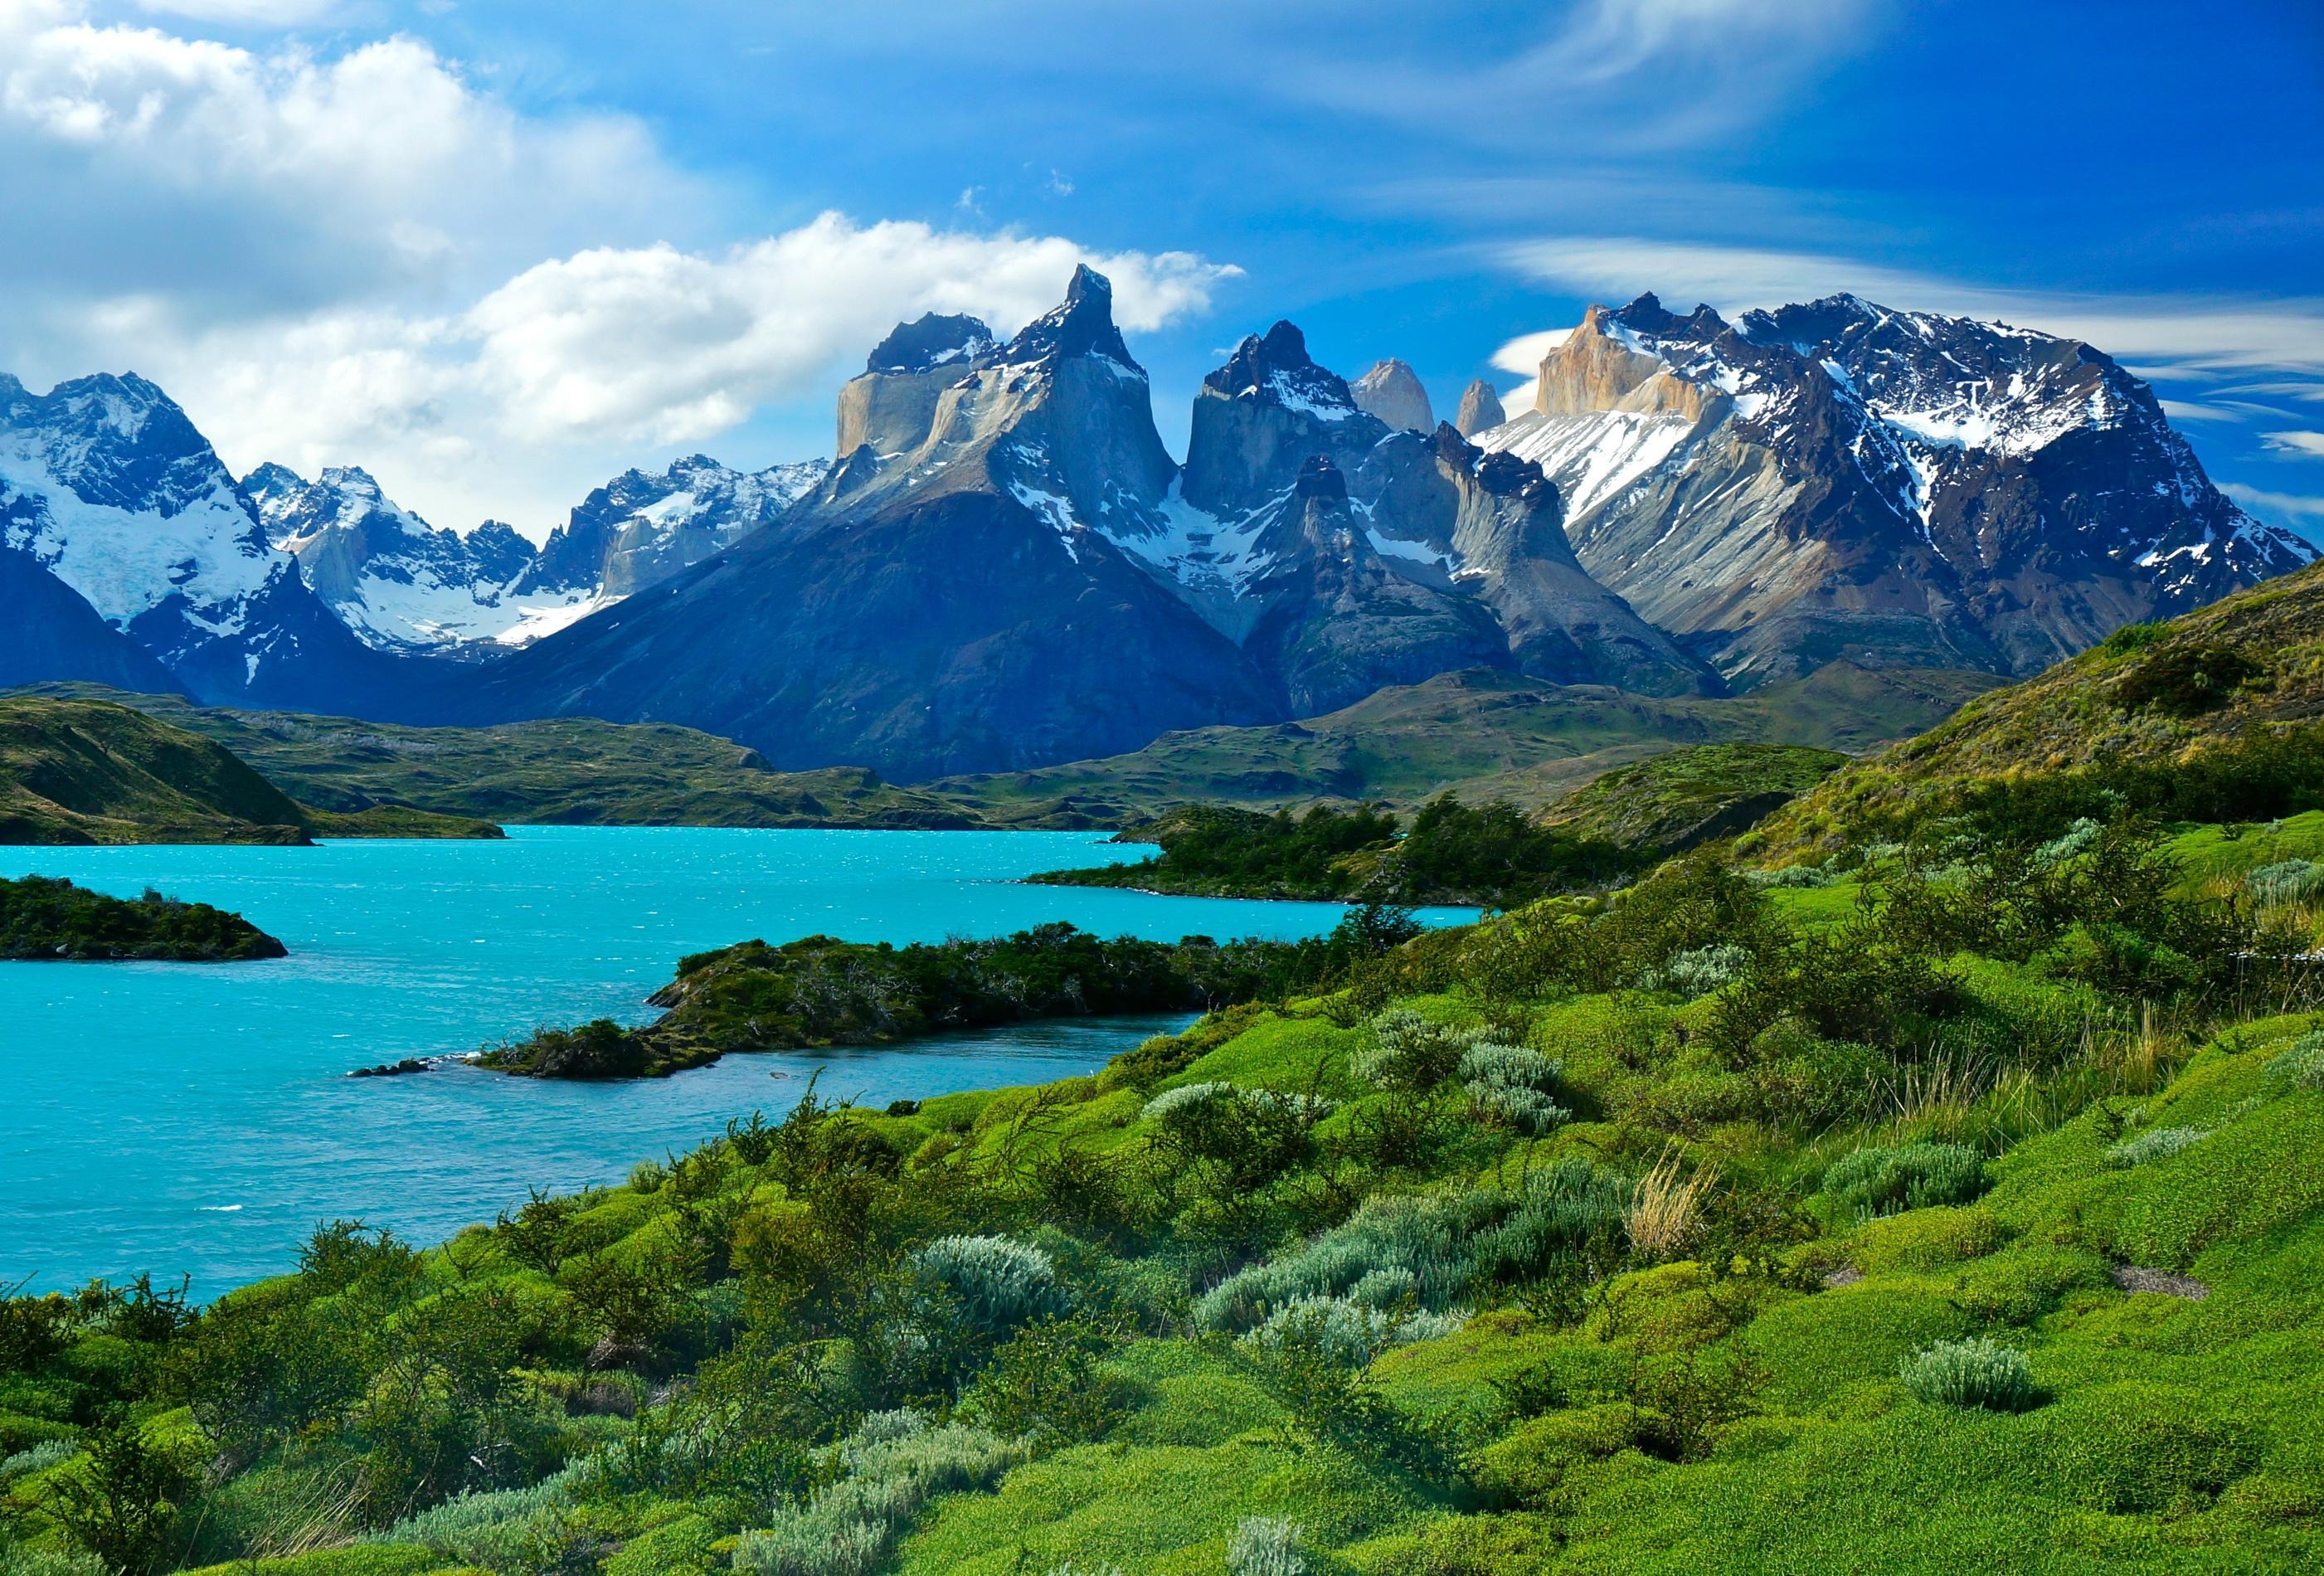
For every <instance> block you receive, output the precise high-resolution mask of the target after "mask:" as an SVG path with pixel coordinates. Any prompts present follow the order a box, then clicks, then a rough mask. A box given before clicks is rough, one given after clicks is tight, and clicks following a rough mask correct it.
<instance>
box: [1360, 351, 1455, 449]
mask: <svg viewBox="0 0 2324 1576" xmlns="http://www.w3.org/2000/svg"><path fill="white" fill-rule="evenodd" d="M1348 392H1349V393H1350V394H1351V395H1352V396H1353V397H1354V399H1355V401H1356V408H1357V409H1358V410H1362V411H1364V412H1366V413H1367V414H1369V415H1372V416H1377V417H1379V419H1381V420H1382V421H1385V422H1387V423H1388V426H1389V427H1391V428H1394V429H1398V430H1402V431H1407V432H1426V431H1428V430H1430V429H1433V428H1434V426H1435V425H1436V417H1435V414H1434V412H1433V411H1431V410H1429V408H1428V391H1427V390H1426V389H1425V388H1423V387H1421V385H1420V374H1419V373H1416V372H1414V371H1413V370H1412V368H1411V367H1409V366H1407V365H1406V364H1404V363H1403V362H1401V361H1398V360H1397V359H1396V358H1395V357H1394V356H1390V357H1388V360H1386V361H1382V362H1376V363H1374V364H1373V365H1372V370H1371V371H1369V372H1368V373H1365V374H1364V375H1363V376H1361V377H1360V378H1358V379H1357V380H1356V381H1355V382H1352V383H1350V384H1349V385H1348Z"/></svg>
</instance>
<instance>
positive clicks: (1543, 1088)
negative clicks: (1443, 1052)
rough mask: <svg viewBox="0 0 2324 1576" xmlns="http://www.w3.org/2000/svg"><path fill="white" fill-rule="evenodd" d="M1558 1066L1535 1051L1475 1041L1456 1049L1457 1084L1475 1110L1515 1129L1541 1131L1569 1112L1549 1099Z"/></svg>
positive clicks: (1569, 1117)
mask: <svg viewBox="0 0 2324 1576" xmlns="http://www.w3.org/2000/svg"><path fill="white" fill-rule="evenodd" d="M1562 1071H1563V1069H1562V1068H1561V1066H1560V1065H1559V1064H1557V1063H1556V1062H1554V1061H1552V1060H1551V1059H1550V1058H1549V1057H1547V1056H1545V1055H1542V1054H1541V1053H1540V1052H1539V1051H1535V1050H1528V1049H1526V1047H1525V1046H1508V1045H1499V1044H1496V1043H1495V1042H1493V1041H1490V1040H1480V1041H1478V1042H1477V1043H1476V1044H1474V1045H1472V1046H1470V1047H1469V1048H1468V1049H1467V1050H1465V1051H1463V1052H1462V1053H1461V1068H1460V1072H1461V1087H1462V1089H1463V1090H1465V1091H1467V1092H1468V1095H1469V1103H1470V1106H1471V1109H1473V1110H1474V1111H1476V1112H1477V1114H1478V1115H1480V1116H1481V1117H1483V1118H1485V1119H1486V1120H1491V1121H1499V1122H1500V1123H1502V1124H1503V1125H1505V1126H1508V1127H1511V1128H1514V1129H1517V1131H1518V1132H1521V1133H1535V1134H1540V1133H1546V1132H1548V1131H1550V1130H1551V1129H1554V1128H1556V1127H1559V1126H1561V1125H1562V1124H1563V1123H1565V1122H1568V1121H1571V1120H1572V1118H1573V1113H1572V1111H1568V1110H1566V1109H1565V1108H1564V1107H1563V1106H1562V1105H1560V1104H1558V1103H1557V1101H1555V1100H1554V1099H1553V1098H1552V1095H1553V1094H1554V1092H1555V1091H1556V1088H1557V1079H1558V1074H1559V1073H1560V1072H1562Z"/></svg>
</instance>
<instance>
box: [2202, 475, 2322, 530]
mask: <svg viewBox="0 0 2324 1576" xmlns="http://www.w3.org/2000/svg"><path fill="white" fill-rule="evenodd" d="M2219 491H2220V492H2222V493H2226V494H2227V496H2228V497H2230V498H2232V499H2234V500H2235V501H2236V502H2238V503H2240V504H2242V505H2243V506H2244V507H2245V508H2246V509H2250V510H2254V511H2255V512H2259V513H2262V514H2277V515H2281V516H2282V517H2284V518H2285V519H2288V520H2293V521H2310V522H2313V523H2315V524H2319V525H2324V497H2311V496H2309V495H2308V494H2306V493H2271V492H2269V491H2268V490H2267V489H2265V488H2264V487H2247V486H2246V485H2244V484H2242V483H2241V482H2222V483H2220V484H2219Z"/></svg>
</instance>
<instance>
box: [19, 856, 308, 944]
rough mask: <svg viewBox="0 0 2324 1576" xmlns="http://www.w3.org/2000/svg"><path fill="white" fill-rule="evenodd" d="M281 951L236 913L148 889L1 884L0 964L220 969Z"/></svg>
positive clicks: (29, 881) (31, 879)
mask: <svg viewBox="0 0 2324 1576" xmlns="http://www.w3.org/2000/svg"><path fill="white" fill-rule="evenodd" d="M287 950H288V949H286V948H285V947H284V946H283V945H282V944H281V942H279V941H277V940H276V939H275V938H274V937H272V936H271V935H267V934H266V933H265V932H264V931H263V930H261V929H259V928H258V926H255V925H253V924H252V923H250V921H249V920H247V919H244V917H242V916H241V915H239V914H231V913H228V912H227V911H226V910H225V909H223V908H211V907H210V906H209V905H208V903H181V902H180V901H178V900H177V899H174V898H165V897H163V896H162V895H161V893H159V892H156V891H153V890H152V889H150V888H149V889H147V890H146V892H145V894H144V895H143V897H139V898H109V897H106V895H105V894H104V893H102V892H92V891H90V890H89V889H88V888H86V887H80V886H76V885H74V884H73V883H72V882H70V881H68V880H60V879H58V878H56V877H52V876H26V877H24V878H23V879H22V880H5V879H0V958H14V959H17V960H20V961H25V962H35V963H45V962H49V961H52V960H53V961H59V962H72V963H86V962H94V961H117V960H122V959H129V958H150V959H161V960H164V961H168V962H171V963H238V962H243V961H245V960H248V959H251V958H279V957H281V956H283V955H284V954H285V953H286V951H287Z"/></svg>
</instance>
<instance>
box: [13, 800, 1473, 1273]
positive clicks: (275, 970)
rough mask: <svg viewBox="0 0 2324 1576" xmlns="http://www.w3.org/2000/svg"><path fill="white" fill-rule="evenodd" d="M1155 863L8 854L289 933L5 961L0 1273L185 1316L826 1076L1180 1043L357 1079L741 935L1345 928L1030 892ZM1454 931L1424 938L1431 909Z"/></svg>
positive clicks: (1018, 855)
mask: <svg viewBox="0 0 2324 1576" xmlns="http://www.w3.org/2000/svg"><path fill="white" fill-rule="evenodd" d="M1144 852H1146V851H1144V850H1140V849H1138V848H1135V847H1130V846H1125V845H1123V844H1120V843H1107V842H1106V841H1104V837H1103V834H1092V833H1041V832H1008V833H980V832H773V831H749V830H733V829H725V828H669V829H661V828H652V829H649V828H634V827H622V828H608V827H512V828H511V829H510V833H509V838H508V841H506V842H505V843H419V842H334V843H326V844H324V845H323V846H321V847H318V848H199V847H162V848H153V847H141V848H63V849H54V848H50V849H42V848H21V847H0V875H9V876H16V875H23V874H26V873H32V872H37V873H39V874H42V875H60V876H69V877H70V878H72V879H73V880H77V881H79V882H81V883H83V884H84V885H87V886H90V887H93V888H96V889H98V890H100V891H106V892H114V893H118V894H121V895H124V896H134V894H135V893H137V892H138V891H140V890H142V889H144V888H145V887H147V886H149V885H150V886H153V887H156V888H159V889H161V890H163V891H166V892H169V893H171V895H173V896H176V897H180V898H184V899H189V900H195V901H200V902H207V903H215V904H217V905H218V906H219V907H221V908H234V909H237V910H239V911H240V912H242V913H243V914H244V915H246V916H247V917H249V918H250V919H251V920H252V922H253V923H254V924H256V925H258V926H260V927H261V928H263V929H264V930H267V931H269V932H271V933H272V934H273V935H278V936H280V937H281V938H282V940H283V941H284V943H285V944H286V945H289V947H290V948H291V955H290V956H289V957H288V958H284V959H280V960H277V961H273V962H268V963H232V964H183V963H0V1074H5V1100H0V1282H14V1281H17V1280H21V1279H24V1278H25V1277H28V1276H29V1277H30V1278H31V1281H32V1285H33V1286H36V1287H40V1288H52V1287H69V1286H75V1285H78V1283H80V1282H81V1281H84V1280H86V1279H88V1277H89V1276H108V1277H119V1276H125V1275H131V1274H134V1273H136V1272H137V1271H140V1270H150V1271H152V1273H153V1275H154V1276H155V1277H156V1279H162V1278H166V1279H168V1280H171V1281H175V1280H176V1279H177V1278H178V1277H179V1276H181V1275H184V1276H191V1277H192V1281H193V1293H194V1295H195V1296H196V1297H198V1298H204V1299H206V1298H208V1297H210V1296H214V1295H217V1294H218V1293H219V1292H222V1291H226V1290H228V1289H230V1288H232V1287H233V1286H238V1285H241V1284H244V1283H245V1282H247V1281H250V1280H252V1279H254V1278H256V1277H258V1276H264V1275H269V1274H272V1273H275V1272H276V1271H279V1270H281V1269H283V1268H286V1267H289V1265H290V1264H291V1261H292V1258H293V1257H294V1255H295V1253H296V1250H297V1247H298V1244H299V1242H300V1240H302V1239H303V1238H304V1236H305V1235H306V1233H307V1232H308V1231H309V1230H311V1229H312V1227H313V1226H314V1225H315V1223H316V1222H317V1221H322V1220H328V1219H334V1218H342V1217H343V1218H349V1219H361V1220H363V1221H365V1222H367V1223H369V1224H371V1225H374V1226H386V1227H391V1228H392V1229H393V1230H396V1231H398V1232H400V1233H402V1234H404V1235H406V1236H408V1237H410V1238H412V1239H414V1240H419V1241H422V1242H432V1241H437V1240H441V1239H442V1238H444V1237H446V1236H447V1235H449V1234H450V1233H451V1232H453V1231H455V1230H458V1229H459V1228H460V1227H461V1226H463V1225H465V1224H466V1223H468V1222H470V1221H478V1220H489V1219H491V1218H492V1216H493V1213H494V1212H496V1211H498V1210H500V1209H502V1208H503V1207H505V1206H506V1205H508V1204H510V1203H518V1202H521V1200H522V1199H523V1198H524V1196H525V1191H526V1189H527V1188H528V1187H533V1186H541V1187H552V1188H560V1189H562V1188H573V1187H578V1186H582V1185H585V1184H598V1183H606V1182H614V1181H619V1180H621V1179H622V1178H623V1177H625V1176H626V1175H628V1174H629V1171H630V1168H631V1166H632V1165H634V1164H635V1163H636V1162H637V1161H639V1160H641V1159H644V1158H648V1157H657V1158H658V1157H660V1156H661V1155H662V1154H663V1153H664V1152H665V1151H666V1150H669V1149H684V1148H687V1147H692V1146H693V1145H695V1144H697V1143H699V1142H701V1141H702V1140H703V1139H705V1138H709V1137H711V1136H713V1135H715V1134H716V1133H718V1132H719V1131H721V1130H722V1129H724V1126H725V1124H726V1121H727V1120H728V1119H729V1118H732V1117H737V1116H743V1115H747V1114H748V1113H749V1112H750V1111H753V1110H763V1111H766V1112H767V1114H768V1116H769V1119H770V1120H773V1119H774V1118H776V1117H779V1115H780V1114H781V1113H782V1112H783V1111H786V1110H788V1108H789V1106H790V1105H791V1104H792V1103H793V1102H794V1101H797V1099H798V1095H799V1093H800V1092H801V1091H803V1090H804V1089H805V1087H806V1083H807V1076H808V1074H810V1073H812V1072H813V1071H814V1070H815V1069H816V1068H817V1067H822V1068H824V1069H825V1072H824V1074H823V1081H822V1084H821V1090H822V1092H823V1093H825V1095H827V1096H834V1097H846V1098H853V1099H854V1100H855V1101H858V1102H859V1103H867V1104H868V1103H875V1102H876V1103H879V1104H885V1103H886V1102H888V1101H891V1100H898V1099H918V1098H924V1097H926V1096H928V1095H932V1094H937V1093H943V1092H947V1091H951V1090H956V1089H973V1088H984V1087H991V1086H993V1085H996V1084H1005V1083H1033V1082H1038V1081H1041V1080H1045V1079H1052V1078H1059V1077H1065V1076H1068V1075H1071V1074H1080V1073H1085V1072H1089V1071H1091V1070H1093V1068H1095V1067H1096V1066H1098V1065H1099V1064H1102V1063H1103V1062H1104V1061H1105V1060H1106V1058H1107V1057H1109V1056H1111V1055H1113V1054H1114V1053H1115V1052H1117V1051H1119V1050H1121V1049H1123V1048H1125V1047H1126V1046H1130V1045H1132V1044H1135V1043H1136V1042H1137V1041H1138V1040H1139V1039H1141V1038H1143V1037H1146V1036H1147V1035H1149V1034H1153V1033H1156V1032H1157V1031H1159V1030H1161V1029H1164V1028H1171V1027H1175V1026H1176V1024H1177V1023H1179V1022H1183V1021H1185V1020H1184V1019H1140V1020H1137V1021H1135V1022H1132V1021H1129V1020H1121V1019H1116V1020H1092V1021H1084V1022H1068V1023H1052V1024H1044V1025H1034V1026H1026V1027H1023V1028H1010V1029H1005V1030H998V1031H991V1032H986V1033H981V1034H976V1035H971V1036H963V1037H954V1038H947V1039H944V1040H938V1041H923V1042H918V1043H917V1044H914V1045H911V1046H905V1047H900V1048H897V1049H892V1050H881V1051H868V1052H842V1053H834V1054H822V1055H742V1056H729V1057H727V1058H726V1059H725V1060H724V1061H723V1062H721V1063H720V1064H717V1065H715V1066H713V1067H708V1068H704V1069H700V1070H697V1071H695V1072H691V1073H682V1074H678V1076H676V1077H674V1078H670V1079H666V1080H659V1081H655V1082H649V1083H624V1084H571V1083H542V1082H538V1081H535V1080H531V1079H524V1078H511V1077H506V1076H503V1075H502V1074H490V1073H482V1072H477V1071H475V1070H473V1069H469V1068H464V1067H458V1068H447V1069H443V1070H439V1071H437V1072H431V1073H428V1074H420V1075H416V1076H410V1077H401V1078H368V1079H350V1078H348V1077H347V1076H346V1073H347V1072H348V1070H349V1069H351V1068H354V1067H357V1066H366V1065H370V1064H374V1063H378V1062H384V1061H393V1060H396V1059H398V1058H400V1057H403V1056H411V1055H438V1054H442V1053H445V1052H454V1051H467V1050H474V1049H475V1048H477V1047H478V1046H483V1045H486V1044H490V1043H493V1042H495V1041H498V1040H500V1039H503V1038H504V1037H509V1036H512V1035H517V1034H521V1033H523V1032H525V1031H527V1030H529V1029H530V1028H533V1027H535V1026H536V1025H539V1024H542V1023H570V1022H574V1021H576V1020H579V1019H583V1018H594V1017H599V1016H606V1017H613V1018H623V1019H626V1020H629V1021H632V1022H640V1021H643V1020H645V1019H646V1018H650V1017H651V1016H653V1009H650V1008H649V1007H647V1006H646V1005H645V1002H644V999H645V997H646V996H647V995H648V994H649V993H650V992H651V991H655V990H657V989H659V987H660V986H661V985H662V984H663V983H664V982H667V981H668V980H669V977H670V973H671V971H672V968H673V966H674V965H675V964H676V963H677V961H678V958H679V957H680V956H682V955H683V954H687V953H689V952H697V951H701V950H703V949H705V948H707V947H713V946H720V945H725V944H727V943H729V942H734V941H741V940H745V939H748V938H750V937H752V936H759V937H763V938H765V939H767V940H769V941H787V940H790V939H793V938H795V937H798V936H801V935H813V934H815V933H816V932H818V931H820V932H825V933H827V934H829V935H837V936H843V937H845V938H847V939H849V940H852V941H892V942H898V943H902V942H910V941H941V940H943V939H945V937H946V936H949V935H995V934H1000V933H1003V932H1007V931H1011V930H1019V929H1023V928H1024V927H1026V926H1030V925H1035V924H1039V923H1042V922H1045V921H1048V920H1054V919H1064V920H1069V921H1071V922H1072V923H1074V924H1075V925H1078V926H1082V927H1084V929H1088V930H1092V931H1095V932H1097V933H1099V934H1101V935H1140V936H1146V937H1149V938H1153V939H1157V940H1173V939H1176V937H1178V936H1180V935H1189V934H1196V933H1201V934H1207V935H1214V936H1218V937H1221V938H1222V939H1223V938H1228V937H1233V936H1243V935H1267V936H1278V937H1290V936H1297V935H1316V934H1320V933H1322V932H1323V931H1325V930H1328V929H1329V928H1331V926H1333V925H1334V924H1336V923H1337V922H1338V919H1339V917H1340V914H1341V912H1342V911H1341V909H1340V908H1338V907H1337V906H1335V905H1331V904H1321V903H1246V902H1231V901H1222V900H1213V899H1194V898H1159V897H1151V896H1148V895H1145V894H1142V893H1136V892H1121V891H1103V890H1093V889H1074V888H1070V887H1034V886H1026V885H1022V884H1020V883H1019V882H1018V880H1016V878H1018V877H1020V876H1024V875H1027V874H1030V873H1031V872H1033V871H1042V870H1055V869H1058V868H1061V867H1064V866H1069V865H1076V864H1081V865H1086V864H1096V863H1103V862H1112V861H1118V860H1129V859H1135V858H1138V857H1139V856H1140V855H1141V853H1144ZM1452 913H1453V911H1445V912H1444V913H1443V914H1439V915H1436V916H1434V917H1438V918H1443V917H1452Z"/></svg>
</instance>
